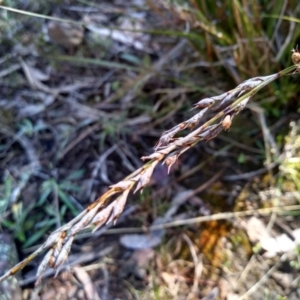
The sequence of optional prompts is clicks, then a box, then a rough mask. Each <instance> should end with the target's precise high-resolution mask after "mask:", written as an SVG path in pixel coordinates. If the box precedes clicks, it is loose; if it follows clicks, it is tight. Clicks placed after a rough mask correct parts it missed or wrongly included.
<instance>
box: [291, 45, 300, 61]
mask: <svg viewBox="0 0 300 300" xmlns="http://www.w3.org/2000/svg"><path fill="white" fill-rule="evenodd" d="M292 52H293V54H292V62H293V64H294V65H298V64H300V52H299V50H298V45H297V46H296V49H293V50H292Z"/></svg>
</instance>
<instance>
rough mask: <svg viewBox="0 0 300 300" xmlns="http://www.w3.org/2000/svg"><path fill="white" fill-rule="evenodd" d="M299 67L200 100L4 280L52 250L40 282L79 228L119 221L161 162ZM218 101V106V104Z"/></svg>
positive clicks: (223, 125) (217, 128) (222, 125)
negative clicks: (132, 194)
mask: <svg viewBox="0 0 300 300" xmlns="http://www.w3.org/2000/svg"><path fill="white" fill-rule="evenodd" d="M296 51H297V50H295V51H294V52H293V55H294V54H295V53H298V52H296ZM298 70H299V65H298V62H297V64H296V65H293V66H291V67H289V68H286V69H285V70H283V71H281V72H279V73H276V74H273V75H269V76H265V77H256V78H252V79H248V80H246V81H244V82H243V83H241V84H239V85H238V86H237V87H236V88H235V89H233V90H231V91H229V92H227V93H224V94H222V95H219V96H215V97H210V98H206V99H204V100H201V101H199V102H198V103H196V104H195V108H197V109H201V111H200V113H197V114H196V115H195V116H194V117H192V118H190V119H189V120H187V121H184V122H182V123H181V124H179V125H177V126H175V127H174V128H172V129H170V130H168V131H167V132H165V133H164V134H163V135H162V137H161V139H160V140H159V142H158V144H157V145H156V147H155V151H154V152H153V153H152V154H151V155H149V156H145V157H142V160H149V161H148V162H147V163H145V164H144V165H143V166H142V167H141V168H139V169H138V170H136V171H135V172H133V173H132V174H130V175H129V176H127V177H126V178H125V179H124V180H122V181H120V182H118V183H117V184H114V185H112V186H110V189H109V190H108V191H107V192H106V193H104V194H103V195H102V196H100V197H99V198H98V199H97V200H96V201H94V202H93V203H92V204H91V205H89V206H88V207H87V208H86V209H85V210H84V211H83V212H82V213H81V214H80V215H79V216H77V217H76V218H74V219H73V220H71V221H70V222H69V223H67V224H65V225H64V226H62V227H60V228H59V229H57V230H56V231H55V232H54V233H52V234H51V235H50V236H49V238H48V239H47V241H46V242H45V243H44V245H43V246H41V247H40V248H39V249H38V250H36V251H35V252H34V253H33V254H31V255H30V256H29V257H28V258H26V259H25V260H24V261H22V262H21V263H19V264H18V265H16V266H15V267H14V268H12V269H11V270H10V271H8V272H7V273H6V274H4V275H3V276H2V277H0V282H1V281H3V280H5V279H6V278H8V277H9V276H11V275H13V274H15V273H16V272H18V271H20V270H21V269H22V268H23V267H24V266H26V265H27V264H28V263H29V262H30V261H32V260H33V259H34V258H35V257H36V256H37V255H38V254H40V253H41V252H42V251H43V250H46V249H48V253H47V254H46V256H45V258H44V259H43V261H42V263H41V265H40V267H39V269H38V274H37V276H38V280H37V281H38V282H39V281H40V279H41V276H42V274H43V272H44V271H45V269H46V267H47V266H49V267H51V268H55V269H57V268H58V267H60V266H61V265H62V264H63V263H64V262H65V261H66V259H67V257H68V254H69V251H70V249H71V245H72V242H73V240H74V236H75V235H76V234H77V233H78V232H79V231H81V230H83V229H85V228H86V227H90V226H94V230H96V229H97V228H99V227H101V226H103V225H105V224H108V223H111V222H116V221H117V219H118V217H119V216H120V214H121V213H122V212H123V210H124V207H125V204H126V200H127V198H128V196H129V193H130V192H133V188H134V187H135V186H136V188H135V190H134V192H137V191H139V190H142V189H143V188H144V187H145V186H146V185H147V184H148V183H149V181H150V178H151V176H152V174H153V171H154V169H155V167H156V166H157V165H158V164H159V163H165V164H166V165H167V166H168V167H169V169H170V167H171V166H172V165H173V164H174V163H175V162H176V161H177V159H178V157H179V156H180V155H181V154H182V153H184V152H185V151H187V150H188V149H190V148H191V147H193V146H194V145H195V144H196V143H198V142H199V141H201V140H204V141H207V140H210V139H212V138H214V137H215V136H217V135H218V134H219V133H220V132H221V131H222V130H223V129H225V130H228V129H229V128H230V126H231V124H232V120H233V118H234V117H235V116H236V115H237V114H238V113H239V112H240V111H241V110H242V109H243V108H244V107H245V105H246V104H247V102H248V101H249V99H250V98H251V97H252V96H253V95H255V94H256V93H257V92H258V91H259V90H261V89H262V88H263V87H264V86H266V85H267V84H269V83H271V82H272V81H274V80H276V79H278V78H280V77H281V76H284V75H290V74H292V72H297V71H298ZM215 103H218V105H217V106H215V107H214V105H215ZM210 109H211V110H212V111H213V112H214V111H216V110H218V111H219V112H218V113H216V115H215V116H214V117H212V118H211V119H210V120H209V121H207V122H205V123H204V124H202V125H200V126H199V127H198V128H196V129H194V128H195V127H196V125H198V123H199V122H200V120H201V118H202V117H203V115H204V114H205V113H206V112H207V111H209V110H210ZM184 129H194V130H193V131H192V132H191V133H188V134H186V135H185V136H184V137H181V138H174V136H175V134H177V133H178V132H179V131H182V130H184Z"/></svg>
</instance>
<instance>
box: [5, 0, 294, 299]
mask: <svg viewBox="0 0 300 300" xmlns="http://www.w3.org/2000/svg"><path fill="white" fill-rule="evenodd" d="M0 4H1V5H3V6H7V7H10V8H13V9H18V10H21V11H22V12H20V11H19V12H16V11H15V12H14V11H8V10H6V9H3V8H1V9H0V32H1V36H0V85H1V98H0V170H1V171H0V174H1V182H0V222H1V230H2V231H3V232H5V233H8V234H10V235H11V236H13V238H14V241H15V243H16V245H17V249H18V254H19V256H20V258H24V257H26V256H27V255H28V254H29V253H30V252H31V251H32V250H33V249H34V247H36V246H37V245H38V244H40V243H42V242H43V241H44V240H45V238H46V236H48V234H49V233H50V232H52V231H53V230H55V229H56V228H58V227H59V226H61V224H64V223H66V222H67V221H69V220H71V219H72V218H74V217H75V216H76V215H78V214H79V212H80V211H81V210H82V209H83V208H84V207H86V206H87V205H88V204H90V203H91V202H92V201H94V200H95V199H96V198H97V197H98V196H99V195H100V194H101V193H103V192H104V191H106V189H107V187H108V186H109V185H111V184H113V183H116V182H118V181H119V180H121V179H122V178H123V177H125V176H126V175H128V174H129V173H130V172H132V171H134V170H135V169H137V168H138V167H140V166H141V165H142V162H141V161H140V159H139V158H140V157H141V156H143V155H148V154H150V153H152V151H153V147H154V145H155V143H156V142H157V140H158V139H159V137H160V136H161V134H162V133H163V132H164V131H165V130H167V129H169V128H171V127H173V126H174V125H176V124H178V123H180V122H182V121H183V120H186V119H187V118H189V117H190V116H191V115H192V113H191V111H190V110H191V108H192V107H193V104H194V103H196V102H197V101H199V100H200V99H201V98H205V97H209V96H213V95H219V94H222V93H224V92H226V91H228V90H230V89H232V88H234V87H235V86H236V85H238V84H239V83H241V82H242V81H244V80H246V79H248V78H252V77H257V76H266V75H270V74H273V73H276V72H278V71H280V70H281V69H284V68H286V67H288V66H289V65H291V59H290V56H291V50H292V49H293V48H295V47H296V45H297V44H298V43H299V42H300V39H299V38H300V26H299V22H300V19H299V15H300V14H299V10H300V4H299V3H297V1H285V0H282V1H272V0H271V1H263V0H251V1H244V0H232V1H204V0H190V1H188V0H185V1H183V0H182V1H179V0H178V1H171V0H170V1H168V0H159V1H154V0H129V1H119V0H114V1H99V0H98V1H97V0H95V1H86V0H64V1H63V0H56V1H54V0H53V1H32V0H25V1H24V0H22V1H17V0H4V1H2V3H1V1H0ZM297 18H298V19H297ZM58 19H60V21H57V20H58ZM70 20H71V21H72V22H68V21H70ZM299 87H300V79H299V76H298V75H297V74H295V75H293V76H286V77H283V78H280V80H278V81H275V82H274V83H272V84H270V85H268V86H267V87H266V88H265V89H264V90H263V91H261V92H260V93H259V94H258V95H256V96H255V97H254V99H252V101H251V104H250V105H249V108H248V109H245V110H244V111H243V112H242V113H241V114H240V115H239V116H238V117H237V118H235V120H234V123H233V125H232V127H231V128H230V130H229V132H225V133H222V134H221V135H220V136H218V137H217V138H216V139H214V140H212V141H209V142H207V143H200V144H198V145H196V146H195V147H194V148H193V149H191V150H190V151H189V152H187V153H186V154H185V155H183V156H182V157H181V158H180V161H179V162H178V164H176V166H175V167H174V168H173V169H172V170H171V173H170V174H169V175H168V174H167V170H166V168H165V167H164V166H159V167H158V168H157V170H156V171H155V173H154V176H153V180H152V183H151V185H150V186H149V187H148V188H146V189H145V190H144V192H143V193H142V194H140V195H132V196H131V197H130V200H129V202H128V204H127V210H126V211H125V213H124V217H123V218H121V219H120V221H119V222H118V224H117V226H116V227H114V228H111V229H105V230H102V231H100V232H99V233H96V234H95V235H92V234H90V231H87V232H86V233H84V234H82V235H81V236H80V235H79V237H78V239H77V240H76V242H75V245H74V246H73V252H72V255H71V256H70V260H69V262H70V264H71V268H69V269H66V271H63V272H61V273H60V274H59V275H58V277H57V278H55V279H54V278H53V275H52V276H49V275H51V274H50V273H48V275H47V274H46V275H47V277H46V278H45V279H44V282H43V284H42V286H41V287H40V289H39V291H38V294H39V296H38V295H35V297H40V299H54V298H51V297H52V296H51V295H53V294H59V295H60V297H61V298H59V299H71V298H72V297H75V298H76V299H96V298H89V297H90V296H89V292H88V289H87V287H86V284H85V283H84V282H85V281H84V280H83V279H82V278H83V277H82V274H85V275H84V276H86V277H87V278H92V282H93V288H94V289H95V290H96V291H97V293H98V294H99V296H100V297H101V299H118V298H119V299H202V298H203V297H205V296H207V295H210V296H211V298H205V299H299V297H300V296H299V294H298V291H297V287H298V278H299V275H300V273H299V256H298V251H297V248H296V247H295V249H293V250H292V251H290V252H289V254H288V255H289V260H288V261H286V262H284V263H280V262H281V261H282V256H281V255H282V253H284V255H287V254H286V252H284V251H275V252H276V253H275V255H274V256H273V257H272V258H267V256H264V253H265V252H267V251H266V249H262V247H261V246H260V244H259V243H258V242H261V240H260V238H261V237H258V236H257V235H256V236H255V237H254V238H253V236H251V233H252V234H253V231H255V230H254V229H253V226H254V225H251V224H252V223H251V222H250V220H252V221H253V220H254V219H251V218H249V217H246V216H245V217H241V218H237V219H236V218H231V219H229V220H227V221H224V220H223V221H213V220H211V221H208V222H204V223H196V224H193V225H186V226H183V227H174V228H169V229H167V230H166V231H159V232H158V233H157V235H156V236H155V241H152V240H151V239H148V240H147V241H144V240H143V238H142V236H136V235H132V234H131V233H132V232H133V231H134V229H133V228H136V229H141V228H143V227H148V226H150V225H151V224H157V223H159V222H160V221H159V220H160V218H163V217H165V218H166V217H168V218H169V219H168V220H169V221H173V220H184V219H189V218H193V217H196V216H201V215H207V216H209V215H213V214H216V213H220V212H239V211H241V210H246V209H254V210H255V209H260V208H266V209H268V208H272V207H274V206H278V205H279V204H280V205H281V206H283V207H284V206H287V205H292V204H295V205H297V204H299V203H298V202H299V199H300V197H299V196H300V195H299V187H300V181H299V180H300V173H299V145H300V144H299V138H298V134H299V130H300V129H299V123H298V119H299V102H298V99H299V91H300V88H299ZM219 171H221V172H219ZM218 174H219V175H218ZM216 175H217V176H216ZM211 179H212V180H211ZM191 191H194V193H193V195H192V196H189V197H187V196H186V195H190V194H189V193H190V192H191ZM172 209H173V210H172ZM299 211H300V210H299ZM299 211H298V210H296V211H293V212H290V213H286V214H285V215H278V214H275V213H270V214H269V215H268V216H265V217H262V216H260V217H259V216H258V215H257V216H256V219H255V220H256V222H258V223H255V224H256V225H257V224H259V226H261V227H259V228H260V229H259V230H258V231H261V232H264V230H266V232H268V234H271V235H272V236H279V235H280V234H283V233H285V234H288V236H289V237H291V236H292V237H293V236H294V230H297V228H298V226H299V221H298V219H299V214H300V212H299ZM270 212H271V211H270ZM252 218H254V217H252ZM249 224H250V225H249ZM251 226H252V227H251ZM257 226H258V225H257ZM254 235H255V234H254ZM136 239H138V240H143V241H144V244H143V245H136V244H135V242H136ZM99 253H100V254H99ZM37 266H38V261H37V262H34V263H32V264H31V265H30V266H28V267H27V268H25V269H24V272H23V274H22V280H20V285H21V286H22V297H23V299H31V298H30V297H32V294H33V293H32V290H33V283H34V274H35V272H36V269H37ZM73 266H75V267H74V269H73ZM272 268H274V269H272ZM269 270H273V271H272V272H270V273H268V272H269ZM80 274H81V275H80ZM266 275H268V276H267V277H266V280H265V281H264V282H261V278H264V276H266ZM255 285H257V286H256V288H255V289H254V290H251V287H253V286H255ZM249 291H250V292H249ZM72 293H73V294H72ZM245 293H246V294H245ZM247 293H249V295H248V294H247ZM70 295H71V296H70ZM243 295H244V296H243ZM47 297H48V298H47ZM247 297H248V298H247ZM203 299H204V298H203Z"/></svg>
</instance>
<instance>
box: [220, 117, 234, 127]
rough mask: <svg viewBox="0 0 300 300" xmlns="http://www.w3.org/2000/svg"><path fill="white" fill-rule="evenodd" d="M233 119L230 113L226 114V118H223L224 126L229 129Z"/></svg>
mask: <svg viewBox="0 0 300 300" xmlns="http://www.w3.org/2000/svg"><path fill="white" fill-rule="evenodd" d="M231 123H232V119H231V116H230V115H226V116H225V118H224V119H223V120H222V126H223V128H224V129H225V130H228V129H229V127H230V126H231Z"/></svg>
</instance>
